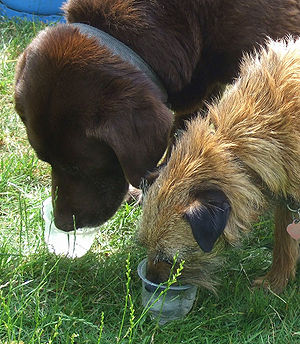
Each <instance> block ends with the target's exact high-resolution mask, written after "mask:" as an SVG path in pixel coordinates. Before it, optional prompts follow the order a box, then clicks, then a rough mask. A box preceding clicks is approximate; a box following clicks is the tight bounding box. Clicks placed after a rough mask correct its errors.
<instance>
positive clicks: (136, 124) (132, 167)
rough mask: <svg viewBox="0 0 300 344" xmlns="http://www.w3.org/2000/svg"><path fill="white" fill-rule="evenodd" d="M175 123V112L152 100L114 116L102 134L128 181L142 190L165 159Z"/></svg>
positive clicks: (101, 130) (105, 125)
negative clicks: (143, 181) (150, 173)
mask: <svg viewBox="0 0 300 344" xmlns="http://www.w3.org/2000/svg"><path fill="white" fill-rule="evenodd" d="M140 103H141V104H140ZM126 110H127V111H126ZM125 111H126V112H125ZM172 124H173V113H172V112H171V111H170V110H169V109H168V108H167V107H166V106H165V105H164V104H163V103H161V102H159V101H157V100H155V99H153V100H152V99H148V102H147V101H146V100H143V101H141V102H138V105H137V104H134V106H132V108H131V109H129V110H128V108H127V109H123V111H122V109H121V111H120V112H119V113H118V114H115V115H114V116H110V118H109V119H108V120H107V121H106V123H105V124H104V125H103V126H102V127H101V128H100V130H99V132H100V137H101V138H102V139H104V141H105V142H106V143H107V144H108V145H109V146H110V147H111V148H112V149H113V150H114V152H115V154H116V156H117V158H118V160H119V162H120V164H121V166H122V169H123V171H124V174H125V176H126V179H127V180H128V182H129V183H130V184H132V185H133V186H135V187H137V188H138V187H139V185H140V182H141V179H142V177H143V176H145V174H146V172H147V171H151V170H153V169H154V168H155V167H156V165H157V163H158V162H159V160H160V159H161V158H162V156H163V154H164V152H165V150H166V148H167V144H168V139H169V135H170V131H171V127H172Z"/></svg>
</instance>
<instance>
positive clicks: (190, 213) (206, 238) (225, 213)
mask: <svg viewBox="0 0 300 344" xmlns="http://www.w3.org/2000/svg"><path fill="white" fill-rule="evenodd" d="M230 209H231V207H230V203H229V200H228V198H227V197H226V195H225V194H224V192H223V191H220V190H206V191H203V192H202V193H200V194H199V195H197V199H196V201H194V203H193V204H192V205H191V206H190V207H189V208H188V210H187V211H186V212H185V214H184V218H185V219H186V220H187V221H188V222H189V224H190V226H191V228H192V232H193V236H194V238H195V240H196V241H197V243H198V245H199V246H200V248H201V249H202V250H203V251H204V252H210V251H211V250H212V249H213V246H214V244H215V242H216V241H217V239H218V238H219V236H220V235H221V234H222V233H223V231H224V229H225V227H226V224H227V221H228V218H229V214H230Z"/></svg>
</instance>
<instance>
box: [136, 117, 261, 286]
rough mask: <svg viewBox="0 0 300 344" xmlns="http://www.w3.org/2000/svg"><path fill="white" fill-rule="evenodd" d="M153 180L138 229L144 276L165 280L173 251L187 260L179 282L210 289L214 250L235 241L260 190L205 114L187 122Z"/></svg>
mask: <svg viewBox="0 0 300 344" xmlns="http://www.w3.org/2000/svg"><path fill="white" fill-rule="evenodd" d="M151 178H152V179H151ZM153 179H154V181H153ZM151 182H152V185H150V187H149V188H148V190H146V192H145V195H144V200H143V213H142V217H141V220H140V225H139V231H138V239H139V241H140V242H141V244H142V245H143V246H145V247H146V248H147V250H148V267H147V277H148V278H149V279H150V280H152V281H153V282H156V283H160V282H163V281H165V280H166V279H167V278H168V276H169V273H170V268H171V266H172V263H173V257H175V256H177V261H178V262H181V261H184V262H185V263H184V266H183V270H182V275H181V277H180V278H181V279H182V281H183V282H185V283H191V284H196V285H200V286H203V287H206V288H210V289H214V286H215V280H216V279H215V278H214V276H213V274H212V273H211V272H212V271H214V269H215V267H216V266H218V265H219V264H220V262H221V260H220V257H219V254H218V253H219V252H220V251H221V250H222V249H223V247H224V246H225V244H226V243H230V244H233V243H235V242H237V241H238V239H239V236H240V232H241V231H244V230H246V228H247V227H248V225H249V223H250V222H251V220H253V218H252V216H253V212H252V210H251V208H252V206H253V205H255V204H256V202H257V199H259V195H260V191H259V189H258V188H257V187H256V186H254V185H253V184H252V183H251V182H250V180H249V176H248V175H247V174H246V173H244V170H243V167H241V166H240V163H239V161H236V157H235V156H234V155H232V153H231V151H230V146H229V145H227V143H226V141H222V140H221V139H220V134H219V132H218V130H216V131H215V132H212V130H211V127H210V122H209V119H208V118H207V119H202V118H197V119H195V120H193V121H191V122H190V123H189V124H188V128H187V131H186V132H185V133H183V135H182V136H181V138H180V139H179V141H178V142H177V143H176V145H175V147H174V148H173V151H172V153H171V155H170V159H169V161H168V162H167V164H166V165H165V166H162V167H161V168H160V170H158V173H156V174H152V175H151V176H150V183H151ZM146 189H147V188H146ZM254 207H255V206H254Z"/></svg>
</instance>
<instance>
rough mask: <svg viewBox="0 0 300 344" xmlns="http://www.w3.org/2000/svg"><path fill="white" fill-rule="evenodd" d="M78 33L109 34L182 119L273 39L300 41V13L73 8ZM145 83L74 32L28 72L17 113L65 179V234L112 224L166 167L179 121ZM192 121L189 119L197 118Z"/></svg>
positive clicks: (163, 4)
mask: <svg viewBox="0 0 300 344" xmlns="http://www.w3.org/2000/svg"><path fill="white" fill-rule="evenodd" d="M64 9H65V13H66V17H67V19H68V21H69V22H83V23H87V24H90V25H92V26H95V27H97V28H100V29H102V30H104V31H106V32H108V33H110V34H111V35H113V36H114V37H116V38H117V39H120V40H121V41H122V42H124V43H125V44H127V45H128V46H129V47H131V48H132V49H133V50H134V51H135V52H136V53H138V54H139V55H140V56H141V57H142V58H143V59H144V60H145V61H146V62H147V63H148V64H149V65H150V66H151V67H152V69H153V70H154V71H155V72H156V74H157V75H158V76H159V77H160V79H161V81H162V83H163V84H164V86H165V88H166V89H167V92H168V94H169V99H168V102H169V104H170V106H171V108H172V109H173V110H174V111H175V112H176V114H177V116H176V120H175V126H174V128H177V127H180V126H183V122H182V118H187V117H189V116H190V115H189V114H190V113H191V112H192V111H194V110H196V109H198V108H199V107H201V106H202V104H203V100H204V99H208V98H209V97H210V96H211V95H214V94H216V93H218V92H219V91H220V89H221V86H220V85H221V84H223V83H226V82H229V81H231V80H232V78H233V77H234V76H235V75H236V71H237V66H238V62H239V59H240V57H241V55H242V52H243V51H250V50H252V49H253V47H254V46H256V45H257V44H258V43H259V42H263V40H264V38H265V36H266V35H268V36H270V37H273V38H276V37H282V36H283V35H285V34H286V33H292V34H299V33H300V8H299V1H294V0H274V1H267V0H266V1H258V0H255V1H254V0H253V1H251V2H249V1H248V0H244V1H238V0H236V1H234V0H222V1H221V0H214V1H208V0H202V1H201V0H188V1H182V0H169V1H158V0H154V1H148V0H141V1H136V0H98V1H97V0H81V1H75V0H70V1H69V2H68V3H67V4H66V5H65V6H64ZM159 99H160V97H159V91H158V89H157V87H155V86H154V85H153V84H152V82H151V81H150V80H147V79H146V77H145V76H144V74H143V73H141V72H139V71H138V70H137V69H136V68H134V67H132V66H130V65H129V64H128V63H126V62H123V61H122V60H121V59H120V58H118V57H114V56H112V54H111V53H110V52H109V50H108V49H107V48H106V47H103V46H100V45H99V44H98V43H97V42H96V41H95V40H93V39H91V38H87V37H85V36H83V35H81V34H80V33H79V32H78V31H77V30H76V29H74V28H71V27H69V26H68V25H58V26H55V27H52V28H48V29H46V30H45V31H44V32H42V33H40V34H39V35H38V37H37V38H36V39H35V40H34V41H33V42H32V43H31V44H30V45H29V46H28V48H27V49H26V50H25V52H24V54H22V56H21V57H20V59H19V63H18V67H17V71H16V91H15V100H16V109H17V111H18V113H19V114H20V116H21V118H22V119H23V120H24V123H25V125H26V128H27V132H28V137H29V140H30V142H31V144H32V146H33V148H34V149H35V150H36V151H37V153H38V155H39V156H40V157H41V158H43V159H44V160H46V161H48V162H49V163H50V164H51V165H52V168H53V179H52V180H53V182H52V186H53V194H55V193H56V198H57V202H56V208H55V222H56V224H57V226H58V227H60V228H62V229H66V230H70V229H73V216H72V215H73V214H74V215H75V218H76V223H77V224H78V226H94V225H97V224H101V223H102V222H104V221H105V220H107V219H108V218H109V217H110V216H111V215H112V214H113V213H114V212H115V211H116V209H117V208H118V206H119V205H120V203H121V201H122V199H123V198H124V195H125V194H126V191H127V188H128V183H131V184H133V185H134V186H138V185H139V181H140V179H141V177H142V176H144V175H145V173H146V172H147V171H149V170H152V169H153V168H154V167H155V165H156V164H157V162H158V160H159V159H160V158H161V156H162V154H163V152H164V150H165V148H166V146H167V141H168V136H169V132H170V129H171V127H172V124H173V118H172V114H171V112H170V111H168V110H167V108H166V106H165V105H164V104H162V103H161V101H160V100H159ZM185 114H188V116H187V117H186V116H185Z"/></svg>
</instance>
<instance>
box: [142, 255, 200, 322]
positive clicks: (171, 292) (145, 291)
mask: <svg viewBox="0 0 300 344" xmlns="http://www.w3.org/2000/svg"><path fill="white" fill-rule="evenodd" d="M146 269H147V259H144V260H142V261H141V262H140V264H139V266H138V275H139V276H140V279H141V280H142V304H143V306H144V307H145V308H149V313H150V316H151V318H152V319H158V323H159V325H164V324H165V323H167V322H169V321H172V320H177V319H181V318H183V317H184V316H185V315H186V314H188V312H189V311H190V310H191V309H192V306H193V303H194V301H195V298H196V293H197V287H196V286H192V285H180V286H173V285H171V286H170V287H169V288H168V290H167V291H165V290H166V289H167V287H166V286H164V285H161V284H160V285H159V284H156V283H153V282H151V281H149V280H148V279H147V278H146Z"/></svg>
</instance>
